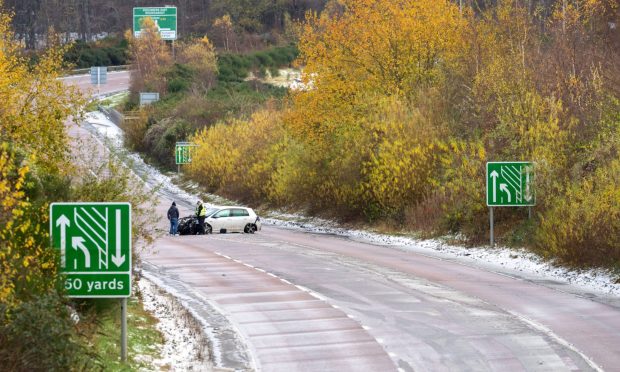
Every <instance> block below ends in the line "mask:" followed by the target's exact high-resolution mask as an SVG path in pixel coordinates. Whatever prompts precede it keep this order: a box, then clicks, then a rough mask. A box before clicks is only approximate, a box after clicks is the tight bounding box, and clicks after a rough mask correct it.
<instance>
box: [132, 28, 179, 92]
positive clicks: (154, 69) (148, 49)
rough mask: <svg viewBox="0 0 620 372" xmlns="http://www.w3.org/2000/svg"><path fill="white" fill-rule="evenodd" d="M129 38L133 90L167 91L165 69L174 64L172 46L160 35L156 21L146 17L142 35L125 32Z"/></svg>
mask: <svg viewBox="0 0 620 372" xmlns="http://www.w3.org/2000/svg"><path fill="white" fill-rule="evenodd" d="M125 37H126V38H127V40H129V50H130V53H131V60H132V66H133V69H134V71H133V72H132V75H131V87H130V89H131V91H132V92H133V93H135V94H137V93H139V92H143V91H145V90H146V91H155V92H159V93H161V94H164V93H165V92H166V82H165V79H163V76H162V74H163V71H164V69H165V68H166V67H168V66H170V65H171V64H172V62H173V61H172V55H171V53H170V48H168V46H167V45H166V43H165V41H163V40H162V39H161V37H160V36H159V30H158V28H157V25H156V24H155V22H154V21H153V20H152V19H151V18H150V17H146V18H144V20H143V22H142V31H141V32H140V37H138V38H134V37H133V35H132V33H131V32H130V31H127V32H126V33H125Z"/></svg>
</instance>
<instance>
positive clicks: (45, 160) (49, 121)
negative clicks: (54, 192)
mask: <svg viewBox="0 0 620 372" xmlns="http://www.w3.org/2000/svg"><path fill="white" fill-rule="evenodd" d="M9 22H10V19H9V17H8V16H6V15H3V14H0V128H1V129H0V141H2V142H8V143H11V144H12V146H14V147H15V148H19V149H21V150H23V151H25V152H26V153H27V154H32V155H34V158H33V159H34V161H35V162H36V164H37V165H39V166H42V167H45V168H52V170H54V171H58V170H62V167H60V168H58V165H59V164H61V163H63V162H64V161H65V160H66V156H67V133H66V131H65V126H64V121H65V119H66V118H67V117H69V116H70V115H75V114H76V113H77V111H78V109H79V108H80V106H81V105H82V104H83V103H84V100H83V99H82V98H81V96H80V95H79V93H78V92H77V90H76V89H73V88H67V86H65V84H64V83H63V82H62V81H60V80H58V79H57V78H58V77H59V74H60V71H61V67H62V54H63V52H64V49H62V48H51V49H49V50H48V51H46V52H45V53H44V54H43V55H42V56H41V58H40V60H39V62H38V63H37V64H36V65H35V66H34V67H29V66H28V63H27V61H26V60H24V59H23V58H20V57H19V54H18V50H17V47H18V43H16V42H15V40H14V35H13V33H12V32H11V30H10V23H9Z"/></svg>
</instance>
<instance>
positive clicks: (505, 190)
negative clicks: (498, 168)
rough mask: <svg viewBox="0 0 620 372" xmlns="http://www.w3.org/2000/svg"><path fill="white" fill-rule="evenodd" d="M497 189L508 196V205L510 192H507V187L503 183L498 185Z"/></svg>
mask: <svg viewBox="0 0 620 372" xmlns="http://www.w3.org/2000/svg"><path fill="white" fill-rule="evenodd" d="M499 189H500V190H501V191H503V192H505V193H506V194H508V203H510V190H508V185H506V184H505V183H500V184H499Z"/></svg>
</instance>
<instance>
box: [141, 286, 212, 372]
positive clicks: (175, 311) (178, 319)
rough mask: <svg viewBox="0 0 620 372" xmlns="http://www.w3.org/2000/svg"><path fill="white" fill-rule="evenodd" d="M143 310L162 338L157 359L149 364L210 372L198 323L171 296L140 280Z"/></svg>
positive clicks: (163, 368) (166, 368) (161, 367)
mask: <svg viewBox="0 0 620 372" xmlns="http://www.w3.org/2000/svg"><path fill="white" fill-rule="evenodd" d="M138 288H140V296H141V298H142V303H143V304H144V309H145V310H146V311H148V312H149V313H151V314H153V316H154V317H155V318H157V319H158V320H159V322H158V323H157V329H158V330H159V331H160V332H161V333H162V334H163V336H164V340H165V341H164V346H163V348H162V351H161V358H160V359H157V360H154V361H153V364H154V365H155V366H157V367H159V368H160V369H162V370H168V369H170V370H173V371H213V366H212V364H211V362H210V361H209V350H208V346H207V345H208V343H207V342H206V337H205V335H204V334H203V333H202V331H201V326H200V324H199V323H198V322H197V321H196V320H194V318H193V317H192V316H191V314H189V312H188V311H187V310H186V309H185V308H184V307H183V306H182V305H181V304H180V303H179V302H178V301H177V300H176V299H175V298H174V297H172V296H170V295H169V294H167V293H165V292H163V291H162V290H161V289H159V288H158V287H157V286H156V285H155V284H154V283H152V282H151V281H149V280H148V279H146V278H144V277H142V278H140V280H139V281H138Z"/></svg>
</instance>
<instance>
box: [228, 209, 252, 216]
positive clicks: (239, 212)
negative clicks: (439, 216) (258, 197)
mask: <svg viewBox="0 0 620 372" xmlns="http://www.w3.org/2000/svg"><path fill="white" fill-rule="evenodd" d="M249 215H250V213H248V211H247V210H245V209H233V210H232V216H233V217H245V216H249Z"/></svg>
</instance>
